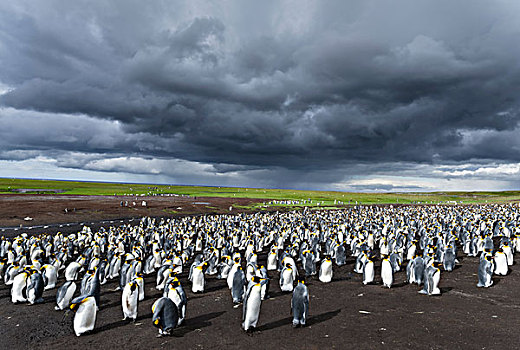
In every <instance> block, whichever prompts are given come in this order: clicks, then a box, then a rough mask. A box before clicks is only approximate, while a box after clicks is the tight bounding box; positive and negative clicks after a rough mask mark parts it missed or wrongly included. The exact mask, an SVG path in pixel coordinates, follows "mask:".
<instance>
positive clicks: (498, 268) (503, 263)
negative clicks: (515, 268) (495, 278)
mask: <svg viewBox="0 0 520 350" xmlns="http://www.w3.org/2000/svg"><path fill="white" fill-rule="evenodd" d="M494 260H495V271H494V273H495V275H500V276H505V275H507V271H508V263H507V256H506V254H505V253H504V252H503V251H502V250H498V251H497V252H496V253H495V258H494Z"/></svg>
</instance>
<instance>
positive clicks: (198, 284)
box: [191, 268, 204, 293]
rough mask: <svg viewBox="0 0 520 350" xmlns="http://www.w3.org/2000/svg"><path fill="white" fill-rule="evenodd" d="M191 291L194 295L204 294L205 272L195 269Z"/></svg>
mask: <svg viewBox="0 0 520 350" xmlns="http://www.w3.org/2000/svg"><path fill="white" fill-rule="evenodd" d="M192 277H193V280H192V283H193V284H192V286H191V291H192V292H193V293H198V292H204V272H203V271H202V270H201V269H198V268H195V269H193V276H192Z"/></svg>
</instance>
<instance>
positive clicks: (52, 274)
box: [42, 264, 58, 290]
mask: <svg viewBox="0 0 520 350" xmlns="http://www.w3.org/2000/svg"><path fill="white" fill-rule="evenodd" d="M42 277H43V282H44V283H45V288H44V289H45V290H49V289H53V288H55V287H56V281H57V280H58V271H57V270H56V267H55V266H54V265H51V264H45V265H43V266H42Z"/></svg>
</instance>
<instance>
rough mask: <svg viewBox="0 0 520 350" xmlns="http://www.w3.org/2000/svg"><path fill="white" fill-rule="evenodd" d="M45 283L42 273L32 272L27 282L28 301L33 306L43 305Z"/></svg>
mask: <svg viewBox="0 0 520 350" xmlns="http://www.w3.org/2000/svg"><path fill="white" fill-rule="evenodd" d="M43 289H44V282H43V277H42V275H41V273H39V272H38V271H37V270H32V271H31V275H30V276H29V278H28V281H27V301H28V302H29V303H30V304H31V305H33V304H41V303H43Z"/></svg>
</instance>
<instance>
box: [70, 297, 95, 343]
mask: <svg viewBox="0 0 520 350" xmlns="http://www.w3.org/2000/svg"><path fill="white" fill-rule="evenodd" d="M70 309H71V310H72V311H75V312H76V314H75V315H74V333H76V336H78V337H79V336H80V335H82V334H84V333H86V332H89V331H91V330H93V329H94V326H95V324H96V316H97V306H96V299H95V298H94V297H92V296H87V297H85V296H79V297H77V298H76V299H74V300H72V302H71V304H70Z"/></svg>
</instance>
